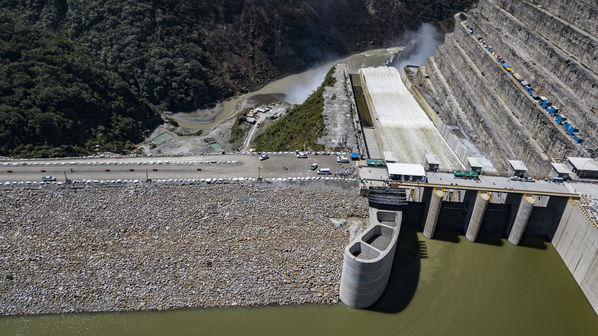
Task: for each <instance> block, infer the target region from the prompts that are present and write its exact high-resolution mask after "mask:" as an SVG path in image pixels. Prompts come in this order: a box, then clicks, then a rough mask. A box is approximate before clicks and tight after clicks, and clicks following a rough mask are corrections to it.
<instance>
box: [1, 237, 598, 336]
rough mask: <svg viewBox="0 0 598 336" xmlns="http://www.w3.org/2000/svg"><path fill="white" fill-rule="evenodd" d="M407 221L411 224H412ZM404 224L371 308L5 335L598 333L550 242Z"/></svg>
mask: <svg viewBox="0 0 598 336" xmlns="http://www.w3.org/2000/svg"><path fill="white" fill-rule="evenodd" d="M405 231H407V230H405ZM405 231H403V232H401V238H400V241H399V244H400V245H399V246H398V250H397V254H396V257H395V267H394V268H393V275H392V277H391V281H392V282H391V284H390V286H389V288H388V289H387V292H386V293H385V294H384V296H383V298H382V299H381V302H379V303H378V304H377V305H376V306H374V308H373V309H372V310H357V309H351V308H349V307H347V306H345V305H343V304H337V305H332V306H319V305H309V306H291V307H262V308H230V309H199V310H179V311H169V312H146V313H98V314H71V315H53V316H30V317H3V318H0V334H1V335H410V336H415V335H543V336H548V335H592V336H596V335H598V317H597V315H596V314H595V312H594V311H593V309H592V307H591V306H590V304H589V303H588V302H587V300H586V299H585V297H584V296H583V293H582V292H581V290H580V289H579V287H578V286H577V284H576V283H575V280H574V279H573V277H572V276H571V274H570V273H569V272H568V271H567V269H566V267H565V265H564V264H563V262H562V261H561V259H560V257H559V256H558V254H557V253H556V251H555V249H554V247H553V246H552V245H551V244H550V243H544V242H543V241H524V242H523V243H524V244H525V245H528V246H534V247H525V246H518V247H517V246H512V245H511V244H510V243H508V242H506V241H505V240H501V239H489V240H487V241H488V242H489V243H490V244H481V243H475V244H474V243H470V242H469V241H467V240H466V239H465V238H464V237H463V236H457V235H456V234H455V235H451V234H449V235H445V236H442V235H440V236H441V239H444V240H429V239H426V238H424V237H423V236H422V235H421V234H420V233H415V232H414V231H407V232H405Z"/></svg>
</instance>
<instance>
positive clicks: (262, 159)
mask: <svg viewBox="0 0 598 336" xmlns="http://www.w3.org/2000/svg"><path fill="white" fill-rule="evenodd" d="M269 158H270V157H269V156H268V155H266V154H264V155H260V161H264V160H268V159H269Z"/></svg>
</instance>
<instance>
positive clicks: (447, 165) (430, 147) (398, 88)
mask: <svg viewBox="0 0 598 336" xmlns="http://www.w3.org/2000/svg"><path fill="white" fill-rule="evenodd" d="M360 77H361V84H362V86H363V89H364V96H365V98H366V102H367V104H368V108H369V110H370V112H371V114H372V119H373V122H374V126H375V128H376V136H377V140H378V143H379V144H380V145H381V147H382V150H383V151H390V152H394V153H395V154H396V155H397V159H398V161H399V162H402V163H415V164H424V162H425V154H426V153H431V154H435V155H436V156H437V157H438V158H439V159H440V161H441V162H440V166H441V168H442V169H464V166H463V164H462V163H461V162H460V161H459V159H458V158H457V156H456V155H455V153H453V151H452V150H451V148H450V147H449V145H448V144H447V143H446V141H445V140H444V139H443V137H442V136H441V135H440V133H439V132H438V130H437V129H436V127H435V126H434V123H432V121H431V120H430V118H429V117H428V115H427V114H426V113H425V112H424V110H423V109H422V107H421V106H420V105H419V104H418V103H417V101H416V100H415V98H414V97H413V96H412V94H411V92H409V90H408V89H407V87H406V86H405V84H404V83H403V81H402V80H401V77H400V75H399V72H398V71H397V69H396V68H391V67H378V68H364V69H361V70H360Z"/></svg>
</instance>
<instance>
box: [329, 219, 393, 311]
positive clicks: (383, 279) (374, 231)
mask: <svg viewBox="0 0 598 336" xmlns="http://www.w3.org/2000/svg"><path fill="white" fill-rule="evenodd" d="M401 218H402V216H401V212H388V211H378V210H376V209H373V208H370V218H369V221H370V225H369V226H368V228H367V229H366V230H365V231H364V232H362V233H361V234H360V235H359V236H357V237H356V238H355V239H354V240H353V241H352V242H351V243H350V244H349V245H347V247H346V248H345V252H344V256H343V270H342V273H341V285H340V298H341V301H343V302H344V303H345V304H346V305H348V306H351V307H353V308H366V307H369V306H371V305H373V304H374V303H375V302H376V301H377V300H378V299H379V298H380V296H381V295H382V293H383V292H384V290H385V289H386V285H387V284H388V279H389V278H390V271H391V270H392V263H393V261H394V255H395V249H396V247H397V240H398V237H399V231H400V230H401Z"/></svg>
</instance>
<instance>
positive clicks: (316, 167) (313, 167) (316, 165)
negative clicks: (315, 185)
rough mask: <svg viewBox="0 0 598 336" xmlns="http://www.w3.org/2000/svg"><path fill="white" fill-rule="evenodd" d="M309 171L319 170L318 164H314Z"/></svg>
mask: <svg viewBox="0 0 598 336" xmlns="http://www.w3.org/2000/svg"><path fill="white" fill-rule="evenodd" d="M309 169H311V170H316V169H318V164H317V163H312V164H311V166H310V167H309Z"/></svg>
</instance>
